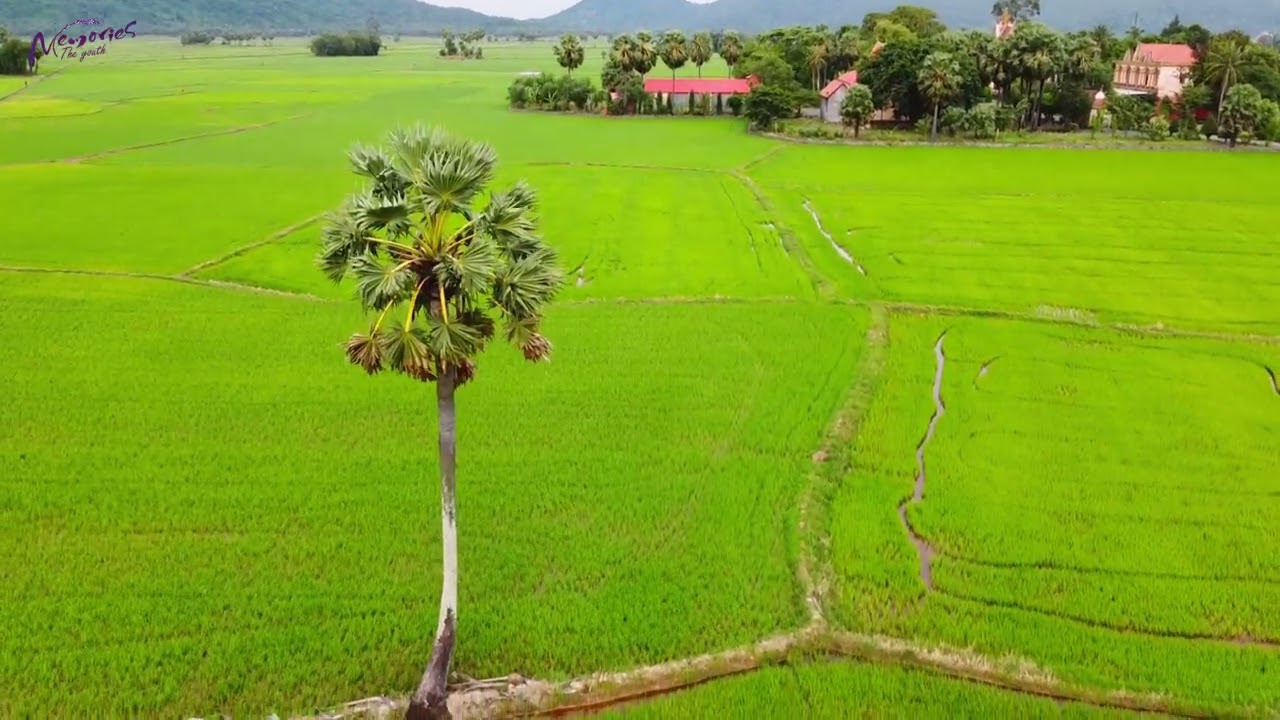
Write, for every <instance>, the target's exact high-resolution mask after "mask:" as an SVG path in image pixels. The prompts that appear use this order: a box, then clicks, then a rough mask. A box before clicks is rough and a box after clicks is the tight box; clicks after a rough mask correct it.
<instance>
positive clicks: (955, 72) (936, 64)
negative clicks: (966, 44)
mask: <svg viewBox="0 0 1280 720" xmlns="http://www.w3.org/2000/svg"><path fill="white" fill-rule="evenodd" d="M916 81H917V82H918V83H919V85H920V92H921V94H923V95H924V96H925V99H927V100H928V101H929V102H931V103H933V131H932V132H931V133H930V135H929V138H930V139H931V140H937V139H938V116H939V114H940V112H941V110H942V105H943V104H944V103H946V102H947V101H948V100H950V99H951V98H953V97H955V95H956V93H958V92H960V63H959V62H957V61H956V59H955V57H954V56H952V55H951V53H945V52H935V53H932V54H930V55H929V57H927V58H925V59H924V65H922V66H921V67H920V74H919V76H918V77H917V78H916Z"/></svg>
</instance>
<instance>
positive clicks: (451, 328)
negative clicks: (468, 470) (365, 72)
mask: <svg viewBox="0 0 1280 720" xmlns="http://www.w3.org/2000/svg"><path fill="white" fill-rule="evenodd" d="M349 159H350V162H351V166H352V168H353V169H354V171H355V172H356V174H357V175H359V176H361V177H362V178H364V179H365V180H367V181H368V183H369V185H368V186H367V187H366V189H364V190H362V191H360V192H358V193H356V194H355V195H353V196H351V197H350V198H348V199H347V200H346V201H345V202H344V203H343V204H342V205H341V206H340V207H339V208H338V209H337V210H335V211H333V212H331V213H329V215H328V216H327V218H326V222H325V225H324V228H323V231H322V233H321V239H322V249H321V252H320V256H319V258H318V259H317V263H318V265H319V266H320V269H321V270H322V271H323V272H324V274H325V275H327V276H328V277H329V278H330V279H331V280H333V281H335V282H339V281H341V280H342V279H343V278H345V277H348V276H350V277H351V278H353V279H354V281H355V286H356V295H357V297H358V298H359V299H360V303H361V305H362V306H363V308H364V310H365V311H366V312H368V313H374V314H375V317H376V319H375V320H374V321H373V323H372V326H371V327H370V328H369V330H368V331H367V332H360V333H356V334H355V335H353V336H352V337H351V339H350V340H348V341H347V342H346V345H345V348H346V354H347V359H348V360H349V361H350V362H351V363H352V364H354V365H358V366H360V367H361V368H363V369H364V370H365V372H367V373H369V374H370V375H374V374H376V373H378V372H379V371H381V370H384V369H389V370H392V371H394V372H397V373H401V374H404V375H407V376H409V377H411V378H414V379H416V380H420V381H422V382H432V383H435V385H436V412H437V418H438V435H439V453H440V455H439V460H440V494H441V501H442V502H441V506H442V513H441V516H442V526H443V565H444V568H443V581H442V588H441V593H440V617H439V621H438V623H437V625H436V635H435V642H434V644H433V646H432V650H431V659H430V661H429V662H428V663H427V667H426V670H425V672H424V673H423V675H422V682H421V683H420V684H419V686H418V689H417V691H416V692H415V693H414V695H413V699H412V701H411V703H410V705H409V710H408V713H407V715H406V717H407V718H410V719H411V720H426V719H428V718H430V719H431V720H435V719H437V718H447V717H450V715H449V710H448V703H447V701H448V688H447V685H446V683H447V680H448V676H449V668H450V665H451V664H452V662H453V651H454V646H455V643H456V638H457V622H458V527H457V517H456V516H457V506H456V503H455V497H456V495H455V488H456V484H457V482H456V481H457V477H456V471H457V434H456V427H457V417H456V410H455V404H454V393H455V391H456V389H457V388H458V387H461V386H463V385H466V384H467V383H468V382H470V381H471V380H472V379H474V377H475V374H476V358H477V357H478V356H479V355H480V353H481V352H482V351H483V350H484V349H485V347H486V346H487V345H488V344H489V342H490V341H491V340H492V339H493V337H494V336H495V334H496V330H497V328H496V323H495V321H496V320H499V319H500V320H501V321H502V323H503V331H504V332H503V334H504V336H505V338H506V339H507V340H508V341H509V342H511V343H512V344H514V345H515V346H516V347H518V348H519V349H520V350H521V352H523V353H524V356H525V358H526V359H528V360H530V361H534V362H537V361H540V360H549V359H550V357H551V343H550V342H548V340H547V339H546V338H545V337H543V336H542V333H541V325H542V313H543V309H544V308H545V307H546V305H547V304H548V303H549V302H550V301H551V300H552V298H553V297H554V296H555V294H556V293H557V292H558V291H559V289H560V288H561V287H562V286H563V285H564V274H563V271H562V270H561V269H560V266H559V262H558V258H557V255H556V252H555V250H554V249H553V248H551V247H550V246H549V245H547V244H546V243H545V242H544V241H543V239H542V237H541V236H540V235H539V234H538V226H537V220H536V218H535V217H534V214H533V212H534V208H535V202H536V197H535V195H534V192H533V190H532V189H531V188H530V187H529V186H528V185H526V184H524V182H523V181H521V182H518V183H516V184H515V185H514V186H512V187H510V188H507V189H506V190H503V191H501V192H496V193H492V192H491V193H490V195H489V198H488V203H487V204H486V205H485V206H484V207H482V208H478V207H476V203H477V200H478V199H479V197H480V194H481V192H482V191H484V190H485V189H486V187H487V186H488V185H490V183H492V181H493V179H494V171H495V169H496V167H497V155H496V154H495V153H494V151H493V149H492V148H491V147H489V146H488V145H485V144H482V143H477V142H472V141H469V140H465V139H460V138H455V137H451V136H449V135H446V134H445V133H444V132H443V131H440V130H433V131H430V132H428V131H427V130H425V129H423V128H421V127H415V128H412V129H408V130H395V131H393V132H392V133H391V134H390V136H389V137H388V147H387V148H386V149H375V148H367V147H360V146H357V147H355V148H354V149H352V150H351V152H350V154H349Z"/></svg>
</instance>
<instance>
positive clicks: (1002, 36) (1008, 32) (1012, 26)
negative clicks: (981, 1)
mask: <svg viewBox="0 0 1280 720" xmlns="http://www.w3.org/2000/svg"><path fill="white" fill-rule="evenodd" d="M1017 29H1018V23H1017V22H1016V21H1015V20H1014V19H1013V15H1012V14H1010V12H1009V11H1008V10H1005V11H1004V14H1003V15H1001V16H1000V19H999V20H997V21H996V39H997V40H1008V39H1009V38H1011V37H1013V31H1014V30H1017Z"/></svg>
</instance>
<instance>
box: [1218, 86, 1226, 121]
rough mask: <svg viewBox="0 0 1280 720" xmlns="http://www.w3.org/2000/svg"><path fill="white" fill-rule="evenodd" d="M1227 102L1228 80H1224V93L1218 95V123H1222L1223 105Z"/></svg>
mask: <svg viewBox="0 0 1280 720" xmlns="http://www.w3.org/2000/svg"><path fill="white" fill-rule="evenodd" d="M1226 101H1227V78H1226V76H1223V78H1222V92H1220V93H1218V122H1219V123H1221V122H1222V103H1224V102H1226Z"/></svg>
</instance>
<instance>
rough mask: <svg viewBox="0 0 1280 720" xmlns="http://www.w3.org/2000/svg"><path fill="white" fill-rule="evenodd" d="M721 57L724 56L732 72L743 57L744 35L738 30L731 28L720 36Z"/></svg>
mask: <svg viewBox="0 0 1280 720" xmlns="http://www.w3.org/2000/svg"><path fill="white" fill-rule="evenodd" d="M720 57H722V58H724V62H725V64H726V65H728V66H729V72H730V74H732V73H733V68H734V67H735V66H736V65H737V64H738V61H739V60H741V59H742V36H741V35H739V34H738V33H737V31H735V30H729V31H727V32H725V34H724V37H722V38H720Z"/></svg>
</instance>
